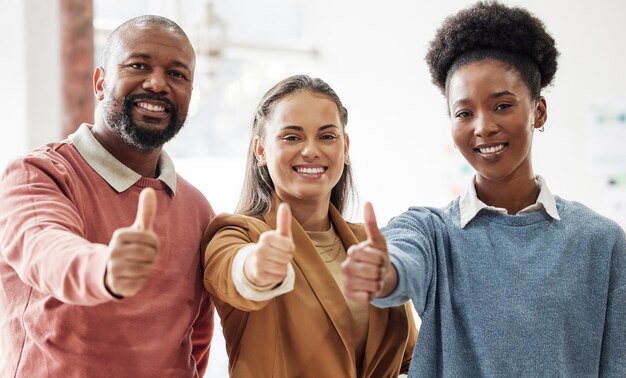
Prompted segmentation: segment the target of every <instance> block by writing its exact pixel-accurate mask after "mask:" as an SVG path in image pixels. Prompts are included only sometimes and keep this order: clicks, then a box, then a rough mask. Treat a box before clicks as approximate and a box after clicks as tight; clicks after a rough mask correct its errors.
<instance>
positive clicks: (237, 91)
mask: <svg viewBox="0 0 626 378" xmlns="http://www.w3.org/2000/svg"><path fill="white" fill-rule="evenodd" d="M471 3H472V2H471V1H464V0H444V1H439V2H426V1H415V0H394V1H392V2H387V3H385V4H384V5H383V3H381V2H380V1H373V0H358V1H357V0H340V1H337V0H133V1H127V0H126V1H122V0H93V1H92V0H56V1H40V0H3V2H2V4H1V5H0V7H2V8H3V9H2V11H1V12H0V25H2V26H1V27H2V28H3V30H2V38H1V39H0V43H1V45H0V47H1V49H2V51H3V58H1V59H0V68H1V69H0V83H2V84H3V88H2V90H1V91H0V110H1V114H2V115H3V116H4V121H2V123H1V124H2V131H3V135H4V136H3V137H2V138H0V168H3V167H4V165H5V164H6V163H7V162H8V161H9V160H10V159H12V158H14V157H16V156H18V155H20V154H23V153H26V152H27V151H29V150H31V149H32V148H34V147H37V146H39V145H41V144H44V143H46V142H49V141H52V140H57V139H61V138H64V137H65V136H67V135H68V134H69V133H71V132H73V131H74V130H75V129H76V128H77V127H78V126H79V124H80V123H81V122H92V121H93V106H94V100H93V99H94V96H93V90H92V86H91V75H92V73H93V69H94V65H97V64H99V62H100V51H101V48H102V45H103V43H104V40H105V39H106V37H107V35H108V34H109V33H110V32H111V31H112V30H113V29H114V28H115V27H116V26H118V25H119V24H120V23H122V22H123V21H125V20H127V19H129V18H131V17H134V16H137V15H141V14H158V15H162V16H166V17H168V18H171V19H172V20H174V21H176V22H177V23H178V24H179V25H180V26H181V27H182V28H183V29H184V30H185V31H186V32H187V34H188V35H189V37H190V39H191V40H192V42H193V43H194V45H195V48H196V53H197V55H198V65H197V67H196V76H195V84H194V94H193V97H192V106H191V109H190V114H189V117H188V121H187V124H186V126H185V128H184V129H183V131H182V132H181V133H180V134H179V136H177V137H176V139H175V140H173V141H172V142H170V143H169V144H168V145H167V146H166V149H167V150H168V151H169V152H170V154H171V155H172V156H173V158H174V161H175V164H176V167H177V170H178V171H179V172H180V173H181V174H182V175H184V176H185V177H186V178H187V179H188V180H189V181H190V182H192V183H193V184H195V185H196V186H197V187H198V188H199V189H200V190H201V191H202V192H203V193H204V194H205V195H206V197H207V198H208V199H209V201H210V202H211V204H212V205H213V207H214V209H215V210H216V211H217V212H224V211H226V212H232V211H233V210H234V209H235V206H236V203H237V200H238V196H239V193H240V187H241V183H242V179H243V172H244V164H245V155H246V151H247V147H248V142H249V137H250V133H249V130H250V121H251V118H252V114H253V112H254V110H255V108H256V105H257V103H258V101H259V99H260V97H261V95H262V94H263V93H264V92H265V91H266V90H267V89H269V88H270V87H271V86H272V85H273V84H274V83H276V82H277V81H279V80H281V79H282V78H284V77H286V76H289V75H293V74H299V73H304V74H308V75H311V76H316V77H320V78H322V79H324V80H325V81H327V82H328V83H329V84H330V85H331V86H332V87H333V88H334V89H335V90H336V92H337V93H338V94H339V96H340V97H341V99H342V101H343V103H344V105H345V106H346V107H347V108H348V111H349V122H348V128H347V131H348V133H349V134H350V138H351V149H350V156H351V161H352V164H353V167H354V170H355V175H356V182H357V186H358V192H359V198H360V203H363V202H364V201H372V202H373V204H374V207H375V209H376V212H377V215H378V218H379V223H380V224H381V225H384V224H386V223H387V221H388V220H389V219H390V218H391V217H392V216H393V215H395V214H398V213H400V212H402V211H404V210H406V209H407V207H409V206H411V205H422V206H437V207H441V206H445V205H446V204H447V203H448V202H449V201H450V200H452V199H453V198H454V197H455V196H457V195H458V194H459V193H460V192H461V191H462V190H463V189H464V188H465V186H466V185H467V184H468V183H469V181H470V179H471V177H472V170H471V168H470V167H469V166H468V165H467V164H466V163H465V162H464V161H463V159H462V157H461V156H460V154H459V153H458V152H457V151H456V150H455V149H454V148H453V146H452V142H451V138H450V127H449V120H448V117H447V115H446V110H445V109H446V108H445V102H444V99H443V97H442V95H441V94H440V93H439V91H438V90H437V88H436V87H435V86H434V85H432V84H431V82H430V76H429V73H428V69H427V67H426V64H425V62H424V56H425V54H426V50H427V47H428V43H429V41H430V39H431V38H432V37H433V35H434V33H435V31H436V29H437V27H438V26H439V25H440V24H441V22H442V21H443V20H444V18H445V17H446V16H447V15H449V14H451V13H453V12H456V11H457V10H459V9H461V8H463V7H465V6H467V5H469V4H471ZM504 3H507V4H511V5H520V6H524V7H526V8H527V9H529V10H530V11H532V12H533V13H535V14H536V15H537V16H538V17H540V18H541V19H542V20H543V21H544V22H545V24H546V25H547V27H548V30H549V31H550V32H551V33H552V35H553V37H554V38H555V39H556V41H557V46H558V48H559V50H560V52H561V57H560V59H559V70H558V72H557V76H556V80H555V82H554V85H553V86H552V87H550V88H548V89H547V90H546V91H545V92H544V96H545V97H546V99H547V103H548V115H549V116H548V123H547V124H546V127H545V132H544V133H535V138H534V146H533V161H534V169H535V172H536V173H538V174H541V175H543V176H544V177H545V178H546V180H547V182H548V184H549V186H550V189H551V190H552V191H553V193H555V194H558V195H560V196H561V197H564V198H566V199H570V200H576V201H579V202H582V203H584V204H586V205H588V206H590V207H591V208H593V209H594V210H596V211H597V212H599V213H601V214H604V215H606V216H608V217H610V218H612V219H614V220H615V221H617V222H618V223H620V224H621V225H622V227H626V147H624V145H625V144H626V93H624V88H626V69H625V68H624V67H626V44H624V43H623V38H624V36H625V35H626V23H624V21H623V19H624V15H625V14H626V2H623V1H620V0H595V1H590V0H589V1H588V0H578V1H570V2H565V3H564V2H562V1H557V0H527V1H504ZM359 208H360V206H359V205H358V204H357V205H356V206H355V207H354V209H353V212H352V213H351V214H349V215H350V218H351V219H352V220H354V221H359V220H360V219H361V213H360V211H359ZM1 210H2V209H0V211H1ZM226 363H227V362H226V357H225V351H224V346H223V340H221V331H220V330H219V329H216V337H215V343H214V344H213V347H212V355H211V361H210V364H209V366H210V369H209V372H208V373H207V377H224V376H226V375H227V370H226Z"/></svg>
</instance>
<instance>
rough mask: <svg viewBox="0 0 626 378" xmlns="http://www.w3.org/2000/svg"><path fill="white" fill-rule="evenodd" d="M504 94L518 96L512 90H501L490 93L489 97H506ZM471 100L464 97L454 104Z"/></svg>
mask: <svg viewBox="0 0 626 378" xmlns="http://www.w3.org/2000/svg"><path fill="white" fill-rule="evenodd" d="M504 96H514V97H517V96H516V95H515V93H513V92H510V91H500V92H496V93H493V94H491V95H489V98H499V97H504ZM469 102H471V101H470V99H468V98H462V99H460V100H456V101H455V102H454V103H453V104H452V106H455V105H458V104H467V103H469Z"/></svg>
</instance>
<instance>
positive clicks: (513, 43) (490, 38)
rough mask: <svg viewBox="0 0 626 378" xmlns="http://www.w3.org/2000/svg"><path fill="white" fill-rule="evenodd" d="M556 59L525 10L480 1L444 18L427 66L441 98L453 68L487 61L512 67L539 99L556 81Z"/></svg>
mask: <svg viewBox="0 0 626 378" xmlns="http://www.w3.org/2000/svg"><path fill="white" fill-rule="evenodd" d="M558 55H559V52H558V51H557V49H556V46H555V42H554V39H553V38H552V36H550V34H549V33H548V32H547V30H546V28H545V25H544V24H543V22H542V21H541V20H540V19H539V18H537V17H536V16H534V15H533V14H531V13H530V12H528V11H527V10H526V9H523V8H519V7H508V6H506V5H503V4H500V3H498V2H497V1H485V2H483V1H481V2H478V3H476V4H474V5H471V6H469V7H468V8H465V9H463V10H461V11H459V12H458V13H456V14H454V15H452V16H449V17H448V18H446V20H445V21H444V22H443V24H442V26H441V27H440V28H439V29H438V30H437V33H436V35H435V37H434V39H433V40H432V41H431V42H430V46H429V49H428V53H427V54H426V63H427V64H428V67H429V69H430V74H431V76H432V81H433V83H434V84H435V85H436V86H437V87H439V89H440V90H441V92H442V93H443V94H444V95H445V94H446V84H447V80H448V76H449V74H450V73H452V72H453V71H454V70H455V69H456V68H458V67H459V66H461V65H463V64H466V63H469V62H473V61H478V60H483V59H490V58H491V59H497V60H501V61H504V62H505V63H508V64H510V65H511V66H512V67H513V68H515V69H516V70H517V71H518V72H519V73H520V76H521V78H522V80H524V81H525V83H526V85H527V86H528V88H529V90H530V92H531V95H533V96H539V92H540V91H541V88H544V87H546V86H547V85H549V84H550V83H551V82H552V80H553V79H554V75H555V73H556V70H557V58H558Z"/></svg>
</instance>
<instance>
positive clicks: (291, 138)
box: [282, 134, 300, 142]
mask: <svg viewBox="0 0 626 378" xmlns="http://www.w3.org/2000/svg"><path fill="white" fill-rule="evenodd" d="M282 140H284V141H287V142H295V141H298V140H300V137H299V136H298V135H296V134H285V135H283V137H282Z"/></svg>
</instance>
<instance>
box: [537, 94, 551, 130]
mask: <svg viewBox="0 0 626 378" xmlns="http://www.w3.org/2000/svg"><path fill="white" fill-rule="evenodd" d="M547 120H548V105H547V104H546V99H545V98H544V97H543V96H540V97H539V99H538V100H537V104H536V105H535V122H534V125H535V129H540V128H542V127H543V125H545V123H546V121H547Z"/></svg>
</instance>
